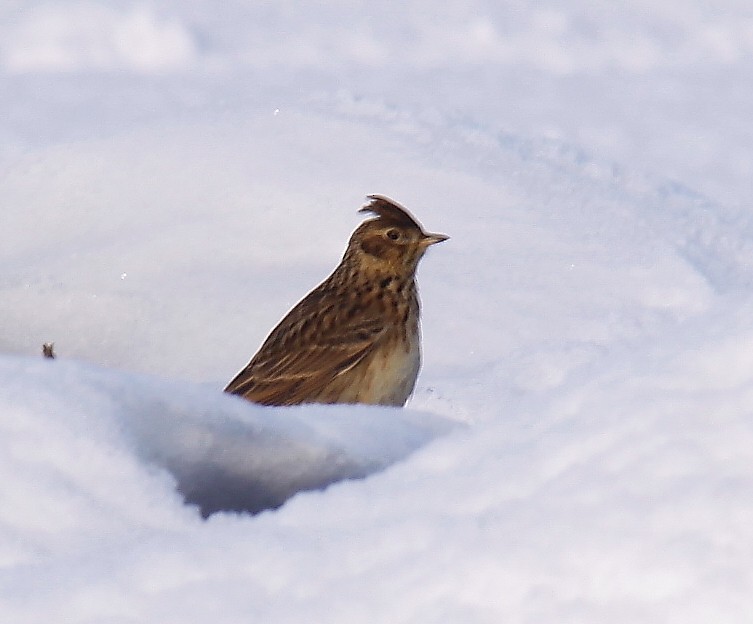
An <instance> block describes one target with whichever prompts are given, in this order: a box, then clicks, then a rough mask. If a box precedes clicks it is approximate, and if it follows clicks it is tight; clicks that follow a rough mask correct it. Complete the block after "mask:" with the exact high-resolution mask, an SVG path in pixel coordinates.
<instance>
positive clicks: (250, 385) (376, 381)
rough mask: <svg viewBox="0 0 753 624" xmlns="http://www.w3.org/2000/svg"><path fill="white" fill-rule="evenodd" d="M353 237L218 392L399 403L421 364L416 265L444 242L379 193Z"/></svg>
mask: <svg viewBox="0 0 753 624" xmlns="http://www.w3.org/2000/svg"><path fill="white" fill-rule="evenodd" d="M367 199H368V200H369V201H368V203H367V204H366V205H364V206H363V207H362V208H361V209H360V210H359V212H364V213H368V214H370V215H371V218H369V219H367V220H366V221H363V222H362V223H361V224H360V225H359V226H358V227H357V228H356V229H355V230H354V231H353V233H352V234H351V236H350V239H349V241H348V245H347V248H346V250H345V253H344V255H343V257H342V260H341V261H340V264H339V265H338V266H337V267H336V268H335V270H334V271H333V272H332V274H331V275H330V276H329V277H328V278H327V279H325V280H324V281H323V282H322V283H321V284H319V285H318V286H317V287H316V288H314V290H312V291H311V292H310V293H309V294H308V295H306V296H305V297H304V298H303V299H302V300H301V301H300V302H298V303H297V304H296V305H295V306H294V307H293V308H292V309H291V310H290V312H288V313H287V315H286V316H285V317H284V318H283V319H282V320H281V321H280V322H279V323H278V325H277V326H276V327H275V328H274V329H273V330H272V331H271V332H270V334H269V336H268V337H267V339H266V340H265V341H264V343H263V344H262V346H261V347H260V348H259V351H258V352H257V353H256V355H254V357H253V358H252V359H251V361H250V362H249V363H248V364H247V365H246V366H245V367H244V368H243V369H242V370H241V371H240V372H239V373H238V374H237V375H236V376H235V377H234V378H233V379H232V380H231V381H230V383H228V385H227V386H226V387H225V390H224V391H225V392H227V393H230V394H233V395H238V396H240V397H243V398H245V399H248V400H249V401H252V402H254V403H259V404H262V405H300V404H303V403H330V404H331V403H349V404H353V403H365V404H372V405H389V406H396V407H402V406H403V405H405V403H406V401H407V400H408V398H409V397H410V395H411V394H412V393H413V389H414V387H415V384H416V379H417V377H418V371H419V369H420V367H421V333H420V326H419V316H420V303H419V298H418V290H417V287H416V280H415V275H416V269H417V267H418V263H419V261H420V260H421V258H422V256H423V255H424V253H425V252H426V250H427V249H428V248H429V247H430V246H431V245H435V244H437V243H441V242H442V241H445V240H447V239H448V238H449V236H446V235H444V234H435V233H429V232H426V231H425V230H424V229H423V227H422V226H421V225H420V224H419V223H418V221H417V220H416V219H415V217H413V216H412V215H411V214H410V212H408V210H407V209H406V208H404V207H403V206H401V205H400V204H398V203H397V202H396V201H394V200H392V199H390V198H388V197H386V196H384V195H368V196H367Z"/></svg>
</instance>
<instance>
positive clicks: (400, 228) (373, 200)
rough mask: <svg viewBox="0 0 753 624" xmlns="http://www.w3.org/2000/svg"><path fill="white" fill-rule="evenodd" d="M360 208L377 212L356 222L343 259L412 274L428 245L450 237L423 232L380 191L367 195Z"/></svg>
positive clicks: (410, 217)
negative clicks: (362, 220) (365, 219)
mask: <svg viewBox="0 0 753 624" xmlns="http://www.w3.org/2000/svg"><path fill="white" fill-rule="evenodd" d="M368 198H369V200H370V201H369V203H368V204H366V205H365V206H364V207H363V208H361V209H360V210H359V212H370V213H373V214H374V215H376V216H375V217H374V218H372V219H368V220H367V221H364V222H363V223H362V224H361V225H359V226H358V227H357V228H356V230H355V231H354V232H353V234H352V235H351V237H350V241H349V242H348V249H347V251H346V252H345V257H346V259H352V260H357V261H358V262H359V263H360V264H361V266H362V267H364V268H373V269H374V270H376V271H379V272H390V273H393V272H394V273H397V274H399V275H400V274H406V275H412V274H413V273H414V272H415V270H416V267H417V266H418V261H419V260H420V259H421V257H422V256H423V255H424V252H425V251H426V249H427V248H428V247H429V246H430V245H434V244H436V243H441V242H442V241H445V240H447V239H448V238H449V236H445V235H444V234H432V233H429V232H425V231H424V229H423V228H422V227H421V225H420V224H419V223H418V221H416V219H415V218H414V217H413V216H412V215H411V214H410V213H409V212H408V211H407V210H406V209H405V208H403V207H402V206H401V205H400V204H398V203H397V202H395V201H393V200H391V199H389V198H388V197H384V196H382V195H369V196H368Z"/></svg>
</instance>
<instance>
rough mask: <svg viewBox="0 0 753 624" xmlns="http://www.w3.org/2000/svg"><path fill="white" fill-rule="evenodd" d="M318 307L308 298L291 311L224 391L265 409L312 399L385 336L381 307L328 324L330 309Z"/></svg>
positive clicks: (354, 312) (351, 313)
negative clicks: (260, 404) (262, 405)
mask: <svg viewBox="0 0 753 624" xmlns="http://www.w3.org/2000/svg"><path fill="white" fill-rule="evenodd" d="M312 294H313V293H312ZM319 303H320V302H319V301H316V300H315V299H314V300H309V297H307V298H306V299H304V300H303V301H301V302H300V303H299V304H298V305H297V306H296V307H295V308H293V310H291V311H290V313H289V314H288V315H287V316H286V317H285V318H284V319H283V320H282V321H281V322H280V324H279V325H278V326H277V327H276V328H275V329H274V330H273V331H272V333H271V334H270V335H269V338H267V340H266V341H265V342H264V344H263V345H262V347H261V349H259V352H258V353H257V354H256V355H255V356H254V357H253V359H252V360H251V361H250V362H249V363H248V365H247V366H246V367H245V368H244V369H243V370H242V371H241V372H240V373H238V375H236V377H235V378H234V379H233V380H232V381H231V382H230V383H229V384H228V386H227V387H226V388H225V392H230V393H232V394H238V395H240V396H243V397H244V398H246V399H249V400H251V401H254V402H256V403H262V404H264V405H296V404H299V403H305V402H307V401H309V400H311V401H313V400H314V397H315V396H316V393H317V391H318V390H320V389H321V388H324V387H325V386H326V385H327V384H329V383H330V382H331V381H333V380H334V379H335V378H336V377H338V376H339V375H342V374H344V373H346V372H347V371H349V370H350V369H352V368H353V367H354V366H356V365H357V364H358V363H359V362H361V361H362V360H363V359H364V358H365V357H366V356H367V355H368V354H369V353H371V352H372V351H373V349H374V348H375V346H376V345H377V344H378V343H379V341H380V340H381V338H382V336H383V335H384V334H385V332H386V326H385V322H384V318H383V316H382V315H381V314H379V313H378V310H377V309H374V308H371V309H369V308H360V307H358V306H354V307H353V308H351V309H347V310H343V313H342V314H338V315H337V317H336V318H335V319H334V321H335V322H330V323H327V322H326V320H325V319H326V317H327V316H328V314H327V312H328V310H327V309H325V310H322V309H321V307H320V305H319ZM332 312H333V310H331V309H330V310H329V318H330V320H332Z"/></svg>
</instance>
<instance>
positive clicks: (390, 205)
mask: <svg viewBox="0 0 753 624" xmlns="http://www.w3.org/2000/svg"><path fill="white" fill-rule="evenodd" d="M367 197H368V199H370V200H371V201H370V202H369V203H368V204H366V205H365V206H364V207H363V208H361V209H360V210H359V211H358V212H372V213H374V214H375V215H376V216H377V218H378V219H380V220H382V221H386V222H388V223H391V224H394V225H398V226H402V227H411V226H412V227H415V228H417V229H419V230H422V228H421V226H420V225H419V224H418V221H416V219H415V218H414V217H413V215H412V214H411V213H410V212H408V211H407V210H406V209H405V208H403V207H402V206H401V205H400V204H398V203H397V202H396V201H393V200H392V199H390V198H389V197H385V196H384V195H367ZM422 231H423V230H422Z"/></svg>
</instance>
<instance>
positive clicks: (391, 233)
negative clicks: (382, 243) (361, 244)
mask: <svg viewBox="0 0 753 624" xmlns="http://www.w3.org/2000/svg"><path fill="white" fill-rule="evenodd" d="M387 238H389V239H390V240H393V241H396V240H397V239H399V238H400V232H399V231H398V230H396V229H395V228H392V229H391V230H387Z"/></svg>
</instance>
